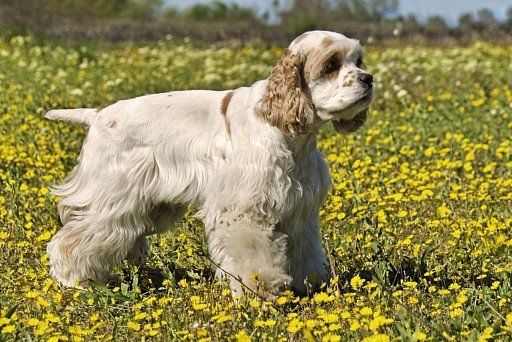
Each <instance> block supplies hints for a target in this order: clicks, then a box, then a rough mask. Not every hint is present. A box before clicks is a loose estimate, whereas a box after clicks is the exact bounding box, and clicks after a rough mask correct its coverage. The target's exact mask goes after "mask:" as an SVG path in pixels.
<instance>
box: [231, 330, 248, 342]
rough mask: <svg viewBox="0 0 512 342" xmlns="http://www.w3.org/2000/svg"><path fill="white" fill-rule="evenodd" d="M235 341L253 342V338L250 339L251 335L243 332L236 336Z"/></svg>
mask: <svg viewBox="0 0 512 342" xmlns="http://www.w3.org/2000/svg"><path fill="white" fill-rule="evenodd" d="M235 339H236V340H237V341H238V342H251V338H250V337H249V335H247V333H246V332H245V330H241V331H239V332H238V333H237V334H235Z"/></svg>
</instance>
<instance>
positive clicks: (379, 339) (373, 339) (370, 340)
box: [362, 334, 390, 342]
mask: <svg viewBox="0 0 512 342" xmlns="http://www.w3.org/2000/svg"><path fill="white" fill-rule="evenodd" d="M389 341H390V338H389V336H388V335H386V334H375V335H372V336H368V337H365V338H363V340H362V342H389Z"/></svg>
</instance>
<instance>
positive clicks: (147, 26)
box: [0, 0, 512, 44]
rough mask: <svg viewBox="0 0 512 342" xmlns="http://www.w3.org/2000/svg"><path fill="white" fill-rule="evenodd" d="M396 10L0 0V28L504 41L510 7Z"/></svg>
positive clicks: (320, 3) (376, 0) (85, 33)
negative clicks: (448, 16) (503, 12)
mask: <svg viewBox="0 0 512 342" xmlns="http://www.w3.org/2000/svg"><path fill="white" fill-rule="evenodd" d="M255 4H256V2H255ZM398 9H399V0H316V1H309V0H289V1H285V0H281V1H279V0H272V1H271V4H270V5H269V6H267V9H266V11H265V12H263V13H257V12H256V9H255V8H249V7H243V6H241V5H238V4H236V3H227V2H223V1H220V0H214V1H211V2H207V3H199V4H191V5H190V6H188V7H186V6H184V7H181V8H180V9H178V8H176V7H172V6H170V5H169V4H168V3H166V2H165V1H164V0H0V29H3V30H4V31H5V30H11V31H13V32H15V33H20V32H29V33H32V34H36V35H43V36H52V37H59V38H65V39H93V40H105V41H121V40H155V39H160V38H162V37H163V36H165V35H168V34H171V35H173V36H175V37H177V38H185V37H189V38H191V39H194V40H200V41H206V42H212V41H225V40H237V41H241V42H247V41H251V42H254V41H260V42H268V43H278V44H279V43H283V44H284V43H286V42H288V41H289V40H290V39H291V38H293V37H295V36H297V35H298V34H300V33H302V32H304V31H307V30H313V29H327V30H333V31H338V32H344V33H346V34H347V35H349V36H353V37H356V38H359V39H362V40H365V41H368V40H369V41H370V42H372V41H375V42H379V43H380V42H393V41H408V42H411V43H425V42H435V43H459V44H460V43H462V44H467V43H470V42H472V41H475V40H481V39H485V40H493V41H495V42H498V43H504V44H508V43H510V42H511V41H512V7H511V8H510V9H509V10H508V13H507V18H506V19H505V20H503V18H501V19H502V20H498V19H497V18H496V16H495V15H494V14H493V12H492V11H491V10H490V9H487V8H485V7H483V8H481V9H480V10H478V11H477V12H473V13H470V12H467V13H463V14H461V15H460V17H459V19H458V22H457V23H456V25H453V24H452V25H448V24H447V23H446V21H445V19H444V18H443V17H441V16H431V17H428V18H422V19H423V20H418V19H417V18H416V17H415V16H413V15H407V16H402V15H401V14H400V12H399V10H398ZM425 19H426V20H425Z"/></svg>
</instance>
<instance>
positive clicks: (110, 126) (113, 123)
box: [108, 120, 117, 128]
mask: <svg viewBox="0 0 512 342" xmlns="http://www.w3.org/2000/svg"><path fill="white" fill-rule="evenodd" d="M116 126H117V121H116V120H110V121H109V122H108V127H109V128H114V127H116Z"/></svg>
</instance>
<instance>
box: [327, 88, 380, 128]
mask: <svg viewBox="0 0 512 342" xmlns="http://www.w3.org/2000/svg"><path fill="white" fill-rule="evenodd" d="M372 101H373V89H372V88H370V89H368V90H367V91H366V92H365V93H364V94H363V95H361V96H360V97H358V98H357V99H356V100H355V101H354V103H353V104H352V105H350V106H349V107H348V108H346V109H344V110H343V114H342V115H347V112H349V113H351V112H352V113H353V112H355V113H356V114H355V115H354V116H353V117H351V118H350V119H341V118H339V119H333V120H331V122H332V125H333V127H334V129H335V130H336V131H337V132H340V133H351V132H355V131H357V130H358V129H359V128H360V127H361V126H362V125H363V124H364V123H365V121H366V118H367V117H368V112H369V106H370V104H371V103H372ZM333 114H334V116H335V117H336V116H338V117H339V116H340V114H341V112H338V113H333ZM336 114H338V115H336Z"/></svg>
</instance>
